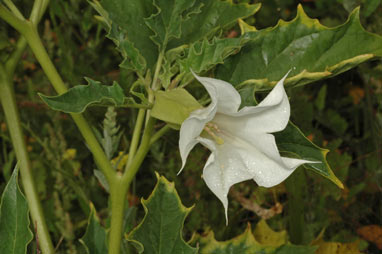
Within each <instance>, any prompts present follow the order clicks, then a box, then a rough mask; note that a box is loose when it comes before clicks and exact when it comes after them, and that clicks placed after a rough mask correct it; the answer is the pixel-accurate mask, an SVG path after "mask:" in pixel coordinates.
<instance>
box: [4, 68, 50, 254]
mask: <svg viewBox="0 0 382 254" xmlns="http://www.w3.org/2000/svg"><path fill="white" fill-rule="evenodd" d="M0 100H1V104H2V106H3V110H4V113H5V118H6V120H7V124H8V129H9V132H10V135H11V139H12V143H13V148H14V149H15V152H16V156H17V159H18V161H19V165H20V172H21V180H22V184H23V187H24V192H25V195H26V197H27V201H28V206H29V209H30V213H31V216H32V220H33V224H35V225H36V226H37V235H38V238H39V245H40V247H41V250H42V252H43V253H44V254H50V253H54V248H53V245H52V240H51V239H50V236H49V231H48V228H47V226H46V223H45V218H44V215H43V212H42V208H41V204H40V200H39V198H38V193H37V191H36V187H35V184H34V179H33V175H32V169H31V163H30V160H29V156H28V151H27V149H26V145H25V140H24V135H23V132H22V128H21V124H20V117H19V112H18V110H17V107H16V100H15V96H14V92H13V86H12V82H11V78H10V77H9V76H8V75H7V73H6V72H5V70H4V67H3V66H1V67H0Z"/></svg>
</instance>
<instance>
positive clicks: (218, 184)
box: [200, 138, 252, 224]
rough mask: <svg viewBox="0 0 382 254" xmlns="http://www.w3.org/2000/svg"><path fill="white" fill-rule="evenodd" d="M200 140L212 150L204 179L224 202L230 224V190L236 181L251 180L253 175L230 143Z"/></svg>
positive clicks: (204, 170) (204, 172) (204, 171)
mask: <svg viewBox="0 0 382 254" xmlns="http://www.w3.org/2000/svg"><path fill="white" fill-rule="evenodd" d="M200 142H201V143H202V144H203V145H204V146H206V147H207V148H209V149H210V150H211V151H212V154H211V155H210V157H209V158H208V160H207V163H206V165H205V166H204V169H203V179H204V181H205V182H206V184H207V186H208V188H209V189H210V190H211V191H212V192H213V193H214V194H215V195H216V196H217V197H218V198H219V200H220V201H221V202H222V204H223V206H224V211H225V216H226V223H227V224H228V214H227V211H228V198H227V195H228V191H229V189H230V187H231V186H232V185H234V184H235V183H238V182H242V181H245V180H249V179H251V178H252V176H251V175H250V174H249V173H248V172H247V171H246V170H245V165H244V164H243V162H242V160H240V155H239V154H236V151H235V150H233V149H231V147H230V146H229V145H225V144H223V145H215V143H214V142H213V141H211V140H208V139H204V138H200Z"/></svg>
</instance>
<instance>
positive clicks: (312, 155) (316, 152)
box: [273, 122, 343, 188]
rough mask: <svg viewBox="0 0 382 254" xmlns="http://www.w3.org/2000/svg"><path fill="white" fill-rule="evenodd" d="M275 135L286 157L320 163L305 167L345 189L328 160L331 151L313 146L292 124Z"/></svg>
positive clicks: (309, 164)
mask: <svg viewBox="0 0 382 254" xmlns="http://www.w3.org/2000/svg"><path fill="white" fill-rule="evenodd" d="M273 135H274V136H275V138H276V144H277V147H278V148H279V150H280V152H281V153H285V155H286V156H288V155H291V156H294V157H297V158H299V159H304V160H309V161H317V162H320V163H307V164H304V167H306V168H308V169H310V170H313V171H314V172H316V173H318V174H320V175H322V176H324V177H326V178H328V179H329V180H330V181H332V182H333V183H335V184H336V185H337V186H338V187H340V188H343V184H342V183H341V181H340V180H339V179H338V178H337V177H336V176H335V175H334V173H333V171H332V169H331V168H330V166H329V164H328V162H327V160H326V154H327V153H328V152H329V150H327V149H322V148H320V147H318V146H316V145H315V144H313V143H312V142H311V141H310V140H309V139H307V138H306V137H305V136H304V134H303V133H302V132H301V131H300V130H299V129H298V128H297V126H295V125H294V124H293V123H291V122H289V123H288V125H287V127H286V128H285V129H284V130H283V131H281V132H276V133H273Z"/></svg>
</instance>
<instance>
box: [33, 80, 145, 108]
mask: <svg viewBox="0 0 382 254" xmlns="http://www.w3.org/2000/svg"><path fill="white" fill-rule="evenodd" d="M85 79H86V81H87V82H88V85H78V86H75V87H72V88H71V89H69V90H68V91H67V92H66V93H63V94H61V95H57V96H46V95H43V94H39V95H40V97H41V99H42V100H43V101H44V102H45V103H46V104H48V106H49V107H51V108H52V109H54V110H59V111H63V112H66V113H82V112H84V111H85V109H86V108H87V107H89V106H90V105H92V104H98V105H107V106H132V107H136V106H137V105H138V104H136V103H135V102H134V100H133V99H132V98H127V97H125V95H124V93H123V89H122V88H121V87H120V86H119V85H118V83H117V82H114V83H113V85H112V86H105V85H102V84H101V83H100V82H98V81H94V80H92V79H90V78H85Z"/></svg>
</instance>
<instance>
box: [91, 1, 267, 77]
mask: <svg viewBox="0 0 382 254" xmlns="http://www.w3.org/2000/svg"><path fill="white" fill-rule="evenodd" d="M91 4H92V6H93V7H94V8H95V9H96V10H97V12H98V13H99V14H100V20H101V21H102V22H103V23H104V25H105V26H106V30H107V32H108V35H107V36H108V37H109V38H110V39H111V40H113V41H114V43H115V44H116V45H117V48H118V49H119V51H120V52H121V54H122V56H123V58H124V61H123V62H122V64H121V67H125V68H127V69H131V70H133V71H136V72H137V73H138V74H140V75H141V76H144V73H145V72H146V70H147V69H151V71H152V72H153V66H154V65H155V62H156V60H157V58H158V54H159V52H160V51H168V50H171V49H174V48H177V47H179V46H182V45H189V44H191V43H194V42H197V41H199V40H203V39H205V38H207V37H212V36H213V35H214V34H216V33H217V32H219V31H220V30H221V29H223V28H225V27H227V26H230V25H232V24H233V23H234V22H235V21H236V20H237V19H238V18H245V17H248V16H250V15H252V14H254V13H255V12H256V11H258V9H259V8H260V4H253V5H248V4H233V3H232V2H231V1H221V0H196V1H195V0H192V1H184V0H181V1H176V0H171V1H164V0H156V1H154V2H153V1H152V0H142V1H125V0H103V1H101V2H98V1H96V0H94V1H93V3H91ZM158 46H159V49H158Z"/></svg>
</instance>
